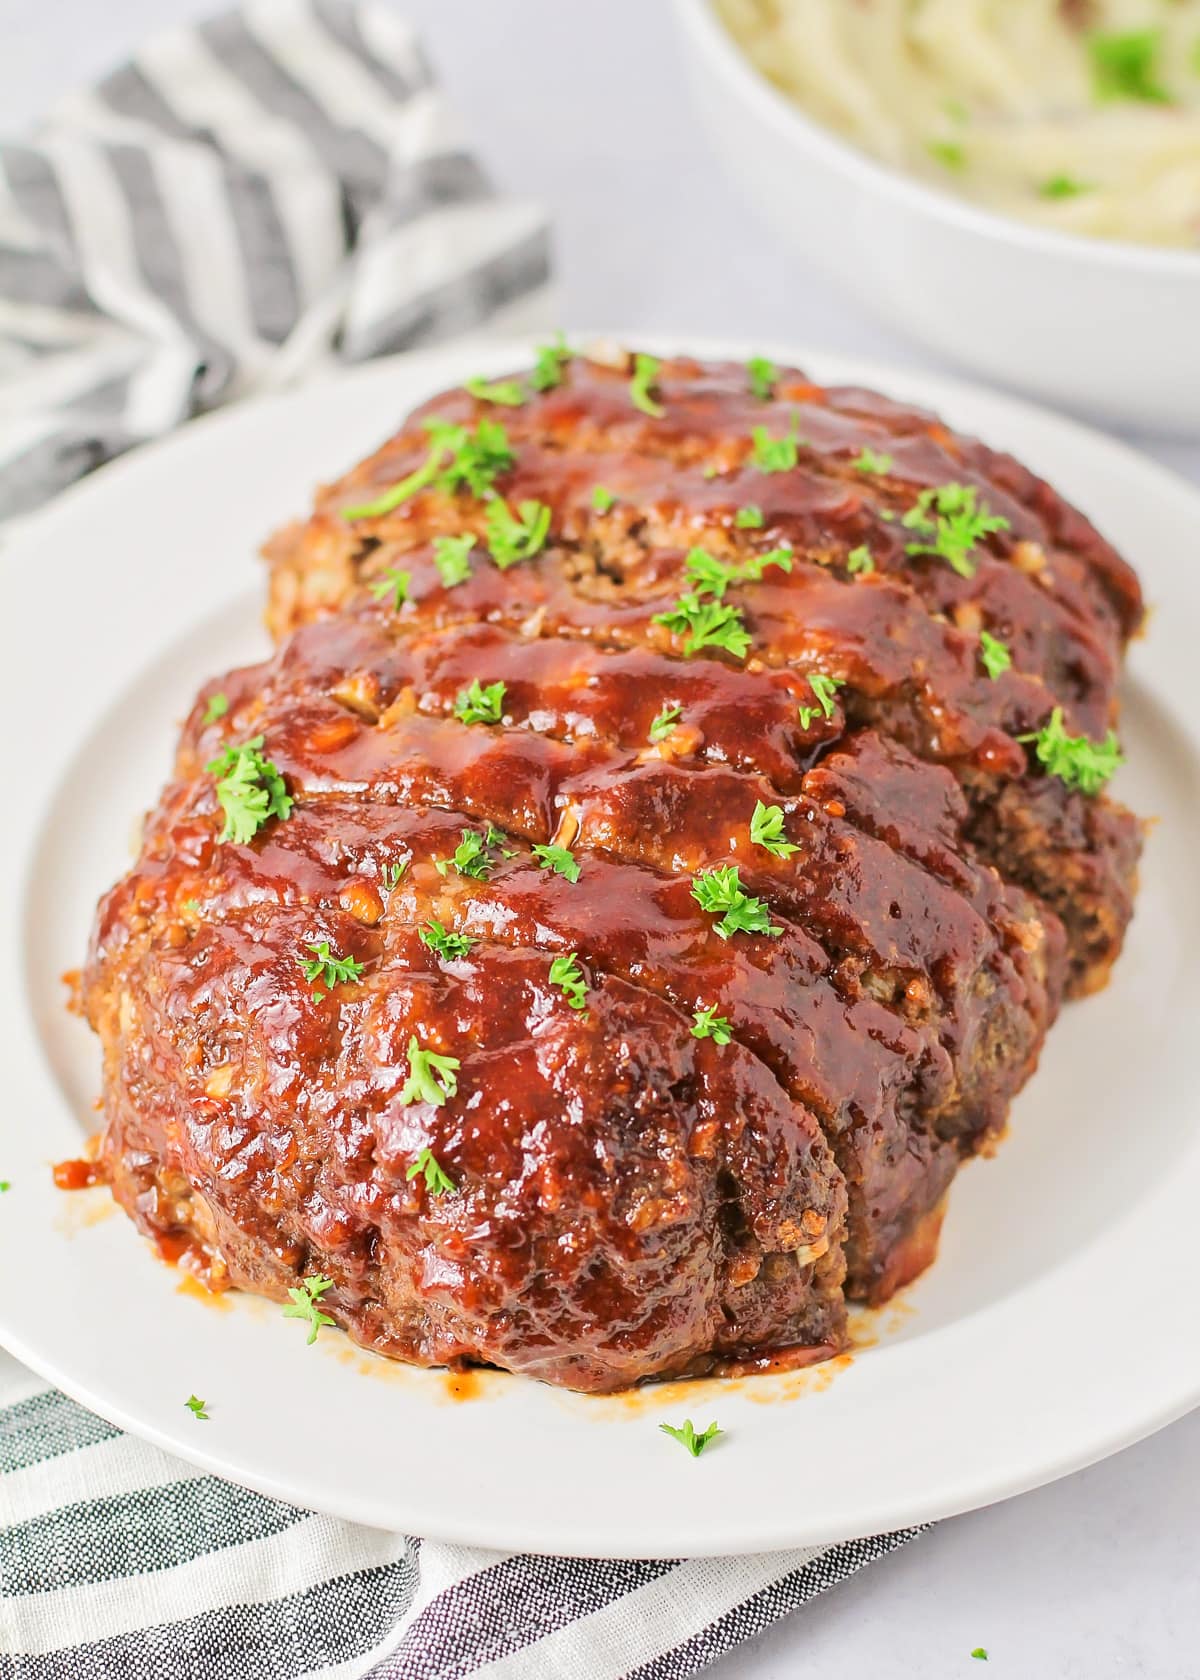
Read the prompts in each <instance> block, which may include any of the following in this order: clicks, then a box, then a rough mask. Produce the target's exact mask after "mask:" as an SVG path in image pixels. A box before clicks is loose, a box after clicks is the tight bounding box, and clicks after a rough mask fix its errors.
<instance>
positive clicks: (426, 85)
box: [0, 0, 552, 520]
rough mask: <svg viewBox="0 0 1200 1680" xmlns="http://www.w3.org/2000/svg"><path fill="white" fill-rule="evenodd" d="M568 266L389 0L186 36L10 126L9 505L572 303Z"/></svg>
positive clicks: (3, 277) (521, 327) (4, 459)
mask: <svg viewBox="0 0 1200 1680" xmlns="http://www.w3.org/2000/svg"><path fill="white" fill-rule="evenodd" d="M47 27H48V28H49V27H51V25H49V24H48V25H47ZM548 278H549V257H548V235H547V228H546V223H545V219H544V217H543V215H542V212H541V211H540V210H539V209H538V207H537V206H535V205H531V204H527V203H518V202H514V201H512V200H510V199H505V198H500V197H497V196H496V194H495V193H494V192H493V190H492V188H491V186H490V185H489V182H488V178H487V176H486V174H485V173H484V171H483V169H482V168H481V166H480V164H479V163H478V162H477V161H476V159H475V158H474V157H473V156H472V155H471V154H470V152H468V151H467V150H466V149H465V147H464V144H463V138H462V135H461V133H460V130H459V126H458V124H457V122H456V120H455V118H454V115H453V113H452V112H451V111H450V109H449V107H448V106H447V104H446V101H445V99H444V97H443V96H442V94H441V93H440V91H439V90H438V88H437V86H436V84H435V83H434V81H433V78H432V76H431V73H430V70H429V66H428V65H427V64H426V62H425V59H424V57H423V56H422V53H421V51H420V48H419V46H418V44H417V42H416V40H415V39H414V36H413V34H412V32H411V30H410V29H409V28H408V27H407V25H406V24H405V23H404V22H403V21H402V19H401V18H400V17H399V16H398V15H397V14H396V13H395V12H394V11H393V10H392V9H391V8H390V7H389V6H387V5H384V4H382V3H381V0H251V3H250V4H248V5H247V6H245V7H244V8H243V9H240V10H238V11H233V12H228V13H226V14H224V15H223V16H220V17H215V18H213V19H212V20H211V21H209V22H206V23H201V24H199V25H198V26H197V27H196V28H194V29H184V30H176V31H173V32H172V33H169V34H166V35H163V36H160V37H159V38H157V39H155V40H153V41H151V42H150V43H149V44H148V45H147V46H146V47H145V48H144V49H143V50H142V51H140V52H139V53H138V54H137V56H136V57H135V58H133V59H132V60H131V61H130V62H129V63H128V64H125V65H124V66H122V67H121V68H120V69H118V70H116V71H114V72H113V73H112V74H111V75H109V76H107V77H106V78H105V79H104V80H103V81H102V82H100V83H99V84H98V85H97V86H96V87H94V88H90V89H88V90H87V91H85V92H82V93H77V94H74V95H72V96H71V97H69V98H67V99H65V100H64V101H63V102H62V103H61V104H60V105H58V106H57V107H56V108H55V109H54V110H53V111H52V112H51V113H50V115H49V116H48V117H47V119H46V120H45V122H44V123H43V124H42V125H41V126H40V127H39V129H38V131H37V132H36V133H35V134H34V135H33V136H32V137H31V138H30V139H29V140H28V141H24V142H19V141H10V142H6V143H3V144H0V520H3V519H6V518H9V517H11V516H13V515H14V514H17V513H23V512H26V511H28V510H29V509H31V508H33V507H35V506H36V505H37V504H38V503H39V502H41V501H44V500H45V499H46V498H47V497H48V496H50V495H52V494H53V493H54V492H55V491H57V490H60V489H61V488H62V487H63V486H64V485H66V484H68V483H70V482H71V481H72V480H73V479H76V478H78V477H80V476H81V475H82V474H83V473H85V472H88V471H90V470H91V469H92V468H93V467H96V466H99V465H100V464H101V463H102V462H103V461H107V460H109V459H110V458H111V457H112V456H114V455H117V454H119V453H120V452H121V451H122V450H124V449H128V448H130V447H131V446H132V445H134V444H137V443H140V442H142V441H143V440H145V439H147V438H150V437H154V436H157V435H158V434H160V433H162V432H166V431H168V430H170V429H171V428H172V427H174V426H177V425H179V424H180V422H181V421H184V420H187V419H189V418H190V417H191V416H192V415H195V414H200V413H203V412H204V411H206V410H208V409H211V408H214V407H215V406H217V405H218V404H220V403H224V402H229V401H231V400H232V399H234V398H237V397H242V396H246V395H247V394H249V393H251V392H255V391H261V390H264V389H273V388H278V387H279V386H280V385H282V384H284V383H286V382H288V381H290V380H294V379H296V378H298V377H301V376H303V375H307V374H309V373H311V372H312V371H314V369H315V368H316V367H318V366H319V365H321V364H322V363H323V362H327V361H328V360H330V359H332V358H334V357H339V358H343V359H346V360H351V361H356V360H360V359H362V358H364V357H368V356H377V355H381V354H383V353H385V352H388V351H394V350H404V349H407V348H409V347H410V346H412V345H416V344H423V343H428V342H430V341H432V340H434V339H438V338H444V337H447V336H449V335H452V334H459V333H462V332H464V331H466V330H469V329H471V328H474V327H478V326H480V325H481V324H482V323H484V322H490V323H492V324H494V325H496V326H497V327H499V326H503V327H505V328H507V329H510V330H516V331H526V330H528V329H530V328H532V327H542V326H545V325H548V324H550V321H549V316H550V314H551V313H552V312H551V310H550V305H549V296H548V290H547V287H548Z"/></svg>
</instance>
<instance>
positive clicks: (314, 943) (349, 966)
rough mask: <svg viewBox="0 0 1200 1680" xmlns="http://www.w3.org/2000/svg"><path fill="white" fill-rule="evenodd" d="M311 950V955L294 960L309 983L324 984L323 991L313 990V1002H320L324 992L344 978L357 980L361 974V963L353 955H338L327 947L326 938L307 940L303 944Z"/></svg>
mask: <svg viewBox="0 0 1200 1680" xmlns="http://www.w3.org/2000/svg"><path fill="white" fill-rule="evenodd" d="M304 948H305V950H306V951H311V952H312V953H313V954H312V956H311V957H297V958H296V961H297V962H298V963H299V964H300V967H301V968H302V969H303V970H304V978H305V979H306V980H307V981H308V983H309V985H320V986H324V988H325V991H324V992H318V991H314V992H313V1002H314V1003H320V1002H321V1001H322V999H323V998H324V996H325V992H331V991H332V990H333V988H334V987H335V986H339V985H341V984H342V983H343V982H344V981H346V980H357V979H358V978H359V976H360V975H361V974H362V971H363V965H362V964H361V963H360V962H358V961H357V960H356V959H355V958H354V957H338V956H335V955H334V953H333V952H332V951H331V950H330V949H329V941H328V939H321V940H313V939H310V940H307V941H306V942H305V946H304Z"/></svg>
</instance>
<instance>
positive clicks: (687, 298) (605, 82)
mask: <svg viewBox="0 0 1200 1680" xmlns="http://www.w3.org/2000/svg"><path fill="white" fill-rule="evenodd" d="M846 3H850V0H846ZM218 4H219V0H210V3H207V4H206V3H205V0H0V113H2V116H0V121H2V122H3V125H4V127H5V128H6V129H7V130H9V131H10V132H11V131H14V130H16V129H19V128H20V127H22V126H23V125H24V124H26V123H28V122H30V121H32V119H33V118H34V117H35V116H36V114H37V112H38V111H39V109H40V108H41V107H42V106H44V105H45V104H46V103H47V102H48V101H49V100H51V99H52V98H54V97H55V96H56V95H57V94H59V93H61V92H64V91H65V90H66V89H67V88H69V87H70V86H72V85H73V84H74V83H75V82H77V81H80V80H82V79H86V78H88V77H91V76H94V75H95V74H97V73H98V72H99V71H101V70H103V69H104V68H106V67H107V66H108V65H109V64H111V63H113V62H115V61H116V60H118V59H119V58H120V57H121V56H122V55H123V54H124V53H125V52H126V51H127V50H128V49H129V48H130V47H132V46H133V45H134V44H135V43H136V42H137V40H138V39H139V38H140V37H141V36H143V35H145V34H147V33H149V32H150V31H151V30H153V29H158V28H162V27H163V26H164V25H166V24H169V23H172V22H178V21H182V20H183V19H185V18H188V17H193V16H198V15H200V14H201V13H203V12H206V11H209V10H212V9H215V8H216V6H217V5H218ZM397 4H398V5H400V9H402V10H403V11H404V12H405V13H406V15H408V16H409V17H411V18H413V19H414V20H415V21H416V22H417V23H418V25H419V26H420V28H421V30H422V33H423V35H424V38H425V41H426V44H427V46H428V48H429V50H430V52H431V54H432V55H433V57H434V59H435V61H436V63H437V66H438V69H439V71H440V72H441V75H442V77H443V79H444V81H445V82H446V84H447V86H448V87H449V89H450V91H451V93H452V95H453V96H454V98H455V101H456V103H457V104H458V106H459V108H460V110H461V111H462V112H463V113H464V115H465V116H466V117H467V119H468V121H469V124H470V127H471V130H472V133H473V137H474V140H475V143H476V145H477V146H478V148H479V150H480V152H481V153H482V155H483V156H484V157H485V158H486V159H488V160H489V161H490V163H491V166H492V168H493V170H494V173H495V174H496V176H497V178H498V179H499V181H500V183H501V184H502V185H503V186H504V187H505V188H507V189H508V190H510V191H512V192H516V193H519V194H521V195H523V196H534V197H537V198H539V199H541V200H542V202H544V203H545V204H547V205H548V206H549V207H550V209H551V210H552V211H553V214H554V218H555V224H556V227H557V233H558V259H559V276H560V281H561V284H562V288H563V311H562V314H563V320H564V323H566V324H568V325H570V324H572V323H580V324H585V325H588V326H596V327H602V326H604V325H606V324H610V323H611V324H613V325H615V326H619V327H641V328H647V329H649V328H659V329H662V330H667V331H669V332H671V333H672V334H673V335H674V334H682V333H684V332H686V331H688V330H694V331H696V332H698V333H699V332H709V333H714V334H721V333H727V334H746V335H749V336H751V337H760V338H762V339H763V340H770V339H776V340H783V341H786V340H788V339H793V340H795V341H796V342H798V343H813V344H818V343H819V344H821V345H824V346H827V347H829V348H831V349H836V350H844V351H849V352H852V353H858V354H863V355H877V356H880V357H883V358H885V359H888V360H891V361H894V362H907V363H916V364H922V363H924V364H926V365H930V366H936V365H938V364H937V363H936V362H935V360H934V359H933V358H932V357H930V356H929V355H928V354H927V353H926V352H924V351H922V350H920V349H919V348H917V347H915V346H913V345H911V344H908V343H906V342H904V341H903V340H900V339H897V338H896V337H895V336H894V335H893V334H892V333H891V332H889V331H888V330H887V329H885V328H884V327H882V326H880V325H879V324H878V323H876V322H874V321H872V320H869V319H867V318H866V317H864V316H863V315H861V314H860V313H859V311H858V310H857V308H855V307H852V306H851V305H849V304H848V303H846V302H844V301H843V299H842V297H841V296H840V295H839V294H838V293H837V292H836V290H835V289H834V288H833V287H832V286H831V285H829V284H827V283H826V282H824V281H823V280H822V279H821V277H820V276H819V275H818V274H817V273H816V272H815V271H810V270H808V269H806V268H804V267H802V266H800V265H798V264H797V263H796V261H795V260H794V258H793V257H792V256H791V254H790V253H789V252H788V251H787V250H785V248H784V247H783V246H782V245H781V244H779V243H778V242H777V241H776V239H775V237H774V235H773V234H772V233H771V231H770V230H769V229H768V228H766V227H764V226H763V225H762V224H761V223H760V222H759V221H758V220H757V219H756V218H755V217H754V215H753V214H752V213H751V212H750V210H749V209H747V208H745V207H743V205H742V204H741V202H740V201H739V200H738V199H737V198H736V197H735V196H734V194H733V192H732V191H731V190H730V189H729V188H728V187H727V186H726V183H725V182H724V180H723V179H722V178H721V176H720V175H719V174H718V172H717V170H716V168H715V166H714V164H713V161H712V159H711V157H710V155H709V153H708V150H707V147H706V145H705V142H704V138H703V134H702V131H701V128H700V124H699V122H698V119H697V117H696V114H695V113H694V112H693V110H692V108H691V105H690V103H689V98H688V92H687V89H686V87H685V85H684V82H683V74H682V67H681V63H680V59H679V57H678V54H677V51H676V43H675V39H674V30H673V24H672V19H671V15H670V10H669V7H668V4H667V0H397ZM1192 330H1197V327H1196V323H1194V322H1193V323H1192ZM1148 446H1149V447H1151V448H1152V449H1153V452H1154V453H1155V454H1157V455H1158V456H1159V457H1160V459H1163V460H1165V461H1167V462H1168V463H1170V464H1172V465H1174V466H1175V467H1177V468H1178V469H1179V470H1181V471H1184V472H1186V473H1187V474H1188V475H1189V476H1191V477H1193V478H1194V479H1196V481H1197V482H1200V442H1198V443H1197V444H1196V445H1195V446H1187V445H1180V444H1174V445H1170V446H1167V445H1148ZM1198 542H1200V534H1198ZM1131 1124H1136V1117H1132V1116H1131ZM1130 1261H1131V1264H1139V1265H1142V1266H1144V1267H1145V1271H1146V1280H1147V1288H1152V1287H1153V1254H1152V1253H1151V1254H1148V1255H1145V1256H1131V1257H1130ZM1097 1287H1098V1288H1102V1287H1103V1280H1101V1279H1098V1280H1097ZM1181 1332H1182V1333H1186V1334H1195V1333H1196V1329H1195V1326H1193V1325H1188V1326H1181ZM1137 1333H1138V1332H1137V1325H1136V1324H1132V1325H1131V1324H1121V1325H1114V1327H1113V1357H1114V1358H1121V1357H1123V1356H1127V1355H1131V1356H1136V1351H1137ZM896 1450H897V1451H899V1452H902V1451H903V1450H904V1446H903V1442H902V1441H899V1442H897V1444H896ZM980 1450H981V1451H985V1450H986V1442H982V1441H981V1443H980ZM847 1474H853V1466H847ZM1198 1491H1200V1414H1195V1415H1193V1416H1192V1417H1191V1418H1190V1419H1187V1420H1185V1421H1184V1422H1182V1423H1179V1424H1176V1425H1175V1426H1174V1427H1173V1428H1171V1429H1168V1430H1165V1431H1163V1432H1162V1433H1161V1434H1160V1435H1158V1436H1156V1437H1155V1438H1154V1439H1152V1440H1150V1441H1147V1442H1144V1443H1143V1444H1142V1445H1140V1446H1138V1447H1134V1448H1132V1449H1131V1450H1130V1451H1128V1452H1125V1453H1122V1454H1121V1455H1119V1456H1118V1457H1117V1458H1114V1459H1110V1460H1109V1461H1108V1462H1107V1463H1106V1464H1103V1465H1098V1466H1096V1467H1095V1468H1094V1469H1092V1470H1089V1471H1085V1472H1084V1473H1082V1474H1081V1475H1077V1476H1073V1477H1071V1478H1069V1479H1068V1480H1066V1481H1063V1482H1059V1483H1057V1484H1056V1485H1055V1486H1053V1487H1049V1488H1045V1489H1042V1490H1041V1491H1040V1492H1038V1493H1033V1494H1028V1495H1026V1496H1025V1497H1024V1498H1021V1499H1017V1500H1012V1501H1009V1502H1008V1503H1007V1504H1005V1505H1001V1506H996V1507H993V1508H992V1509H991V1510H988V1511H980V1512H976V1513H974V1514H973V1515H971V1516H966V1517H960V1518H957V1519H955V1520H953V1521H949V1522H944V1523H942V1524H940V1525H939V1526H938V1528H936V1529H935V1530H934V1531H933V1532H932V1533H930V1534H928V1535H926V1536H925V1537H923V1538H922V1539H921V1540H919V1541H916V1542H914V1543H913V1544H911V1545H910V1546H908V1547H906V1548H905V1549H904V1550H903V1551H901V1552H900V1553H898V1554H896V1555H895V1556H894V1557H891V1558H889V1559H887V1560H885V1561H884V1562H883V1563H880V1564H876V1565H875V1566H873V1567H872V1568H871V1569H870V1570H868V1571H867V1572H865V1573H864V1574H862V1575H860V1576H859V1577H858V1578H857V1579H856V1580H855V1581H853V1582H850V1583H848V1584H847V1585H846V1586H844V1587H841V1588H839V1589H837V1590H835V1591H833V1592H831V1593H828V1594H827V1595H826V1596H825V1597H824V1598H823V1599H821V1600H819V1601H818V1602H817V1603H815V1604H813V1605H810V1606H808V1607H807V1608H806V1609H805V1610H803V1611H802V1612H800V1613H799V1614H798V1615H796V1616H793V1617H792V1618H790V1619H789V1620H788V1621H786V1622H784V1623H782V1624H781V1625H780V1626H779V1627H777V1628H776V1629H774V1630H773V1631H772V1632H771V1633H769V1634H767V1635H765V1636H764V1637H763V1638H761V1639H760V1640H758V1641H756V1642H755V1643H754V1644H753V1645H751V1646H748V1647H745V1648H744V1649H743V1650H742V1651H741V1652H740V1653H738V1654H737V1655H736V1656H734V1657H731V1658H729V1659H727V1660H726V1661H725V1662H724V1663H721V1664H719V1665H717V1667H716V1668H715V1669H713V1670H711V1671H710V1672H711V1673H712V1674H713V1675H714V1677H715V1680H802V1677H805V1676H809V1675H813V1676H815V1675H818V1674H820V1675H826V1674H830V1673H835V1674H836V1675H837V1676H838V1677H839V1680H868V1677H871V1680H875V1677H881V1680H883V1677H890V1676H905V1677H908V1676H912V1677H914V1680H925V1677H929V1680H943V1677H950V1676H960V1675H962V1676H967V1675H975V1676H991V1677H992V1680H998V1677H1000V1676H1007V1677H1010V1680H1116V1677H1118V1676H1145V1677H1148V1680H1196V1677H1198V1676H1200V1519H1198V1515H1197V1492H1198ZM977 1645H983V1646H985V1647H986V1648H987V1649H988V1651H989V1653H990V1657H989V1662H988V1664H987V1666H986V1667H985V1666H984V1665H983V1664H982V1663H979V1662H973V1661H972V1660H971V1658H970V1654H969V1653H970V1652H971V1650H972V1649H973V1648H974V1647H975V1646H977ZM163 1680H170V1677H168V1676H164V1677H163ZM247 1680H253V1677H252V1676H247ZM580 1680H587V1677H586V1676H581V1677H580Z"/></svg>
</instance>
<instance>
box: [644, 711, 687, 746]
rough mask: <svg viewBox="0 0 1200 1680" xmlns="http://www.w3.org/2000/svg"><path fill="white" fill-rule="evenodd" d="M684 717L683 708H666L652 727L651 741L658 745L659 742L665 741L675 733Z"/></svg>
mask: <svg viewBox="0 0 1200 1680" xmlns="http://www.w3.org/2000/svg"><path fill="white" fill-rule="evenodd" d="M682 716H683V707H682V706H664V707H663V709H662V711H661V712H659V714H658V716H657V717H656V718H655V719H654V722H653V723H652V724H651V725H650V739H651V740H652V741H653V742H654V743H655V744H656V745H657V744H658V742H659V741H665V740H666V738H667V736H668V735H671V734H673V733H674V731H675V726H676V724H677V723H678V722H679V720H680V718H681V717H682Z"/></svg>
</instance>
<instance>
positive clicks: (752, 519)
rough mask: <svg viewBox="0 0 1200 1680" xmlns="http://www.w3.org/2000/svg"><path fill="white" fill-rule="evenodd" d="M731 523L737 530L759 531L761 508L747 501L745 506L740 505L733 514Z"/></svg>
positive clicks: (760, 527) (761, 520) (761, 524)
mask: <svg viewBox="0 0 1200 1680" xmlns="http://www.w3.org/2000/svg"><path fill="white" fill-rule="evenodd" d="M733 524H734V529H735V530H737V531H761V530H762V526H763V510H762V509H761V508H760V507H756V506H755V504H754V503H753V502H747V504H746V506H745V507H740V508H739V509H738V510H737V512H736V513H735V514H734V516H733Z"/></svg>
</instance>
